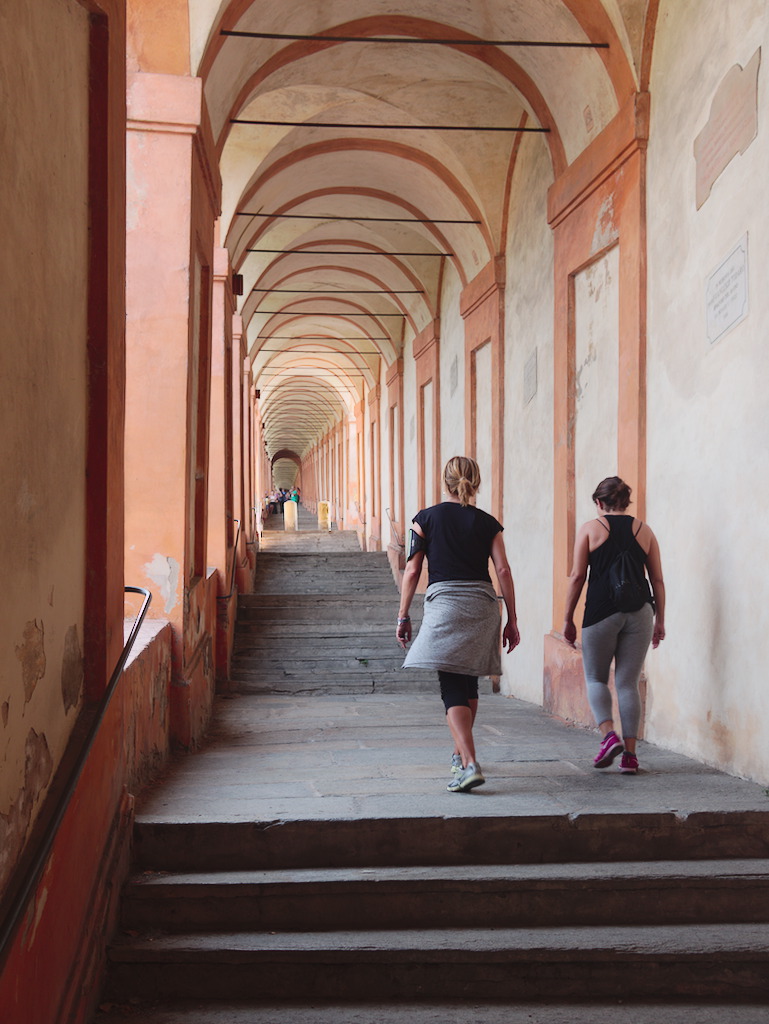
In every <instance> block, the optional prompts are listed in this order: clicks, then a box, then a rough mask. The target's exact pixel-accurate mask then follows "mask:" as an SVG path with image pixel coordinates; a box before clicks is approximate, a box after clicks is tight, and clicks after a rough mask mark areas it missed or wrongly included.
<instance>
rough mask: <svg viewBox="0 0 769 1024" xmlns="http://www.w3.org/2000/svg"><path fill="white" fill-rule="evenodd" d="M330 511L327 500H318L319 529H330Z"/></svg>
mask: <svg viewBox="0 0 769 1024" xmlns="http://www.w3.org/2000/svg"><path fill="white" fill-rule="evenodd" d="M330 515H331V511H330V508H329V503H328V502H327V501H319V502H318V529H319V530H330V529H331V518H330Z"/></svg>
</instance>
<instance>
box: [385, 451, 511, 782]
mask: <svg viewBox="0 0 769 1024" xmlns="http://www.w3.org/2000/svg"><path fill="white" fill-rule="evenodd" d="M443 482H444V484H445V485H446V491H447V500H446V501H443V502H441V503H440V504H439V505H432V506H431V507H430V508H425V509H422V511H421V512H418V513H417V514H416V515H415V516H414V520H413V524H414V525H413V528H412V530H411V544H410V549H409V556H408V561H407V563H406V569H405V571H404V574H403V584H402V587H401V603H400V610H399V612H398V624H397V627H396V634H395V635H396V638H397V640H398V643H399V644H400V645H401V647H403V648H404V650H405V648H406V644H407V643H408V642H409V641H410V640H411V619H410V618H409V608H410V607H411V601H412V598H413V597H414V593H415V591H416V587H417V583H418V582H419V577H420V575H421V572H422V563H423V561H424V559H425V558H426V559H427V567H428V587H427V592H426V594H425V603H424V613H423V618H422V625H421V627H420V630H419V635H418V636H417V638H416V640H415V642H414V646H413V647H412V648H411V650H410V651H409V653H408V654H407V656H406V660H405V662H404V667H405V668H431V669H435V670H437V672H438V679H439V681H440V686H441V698H442V700H443V704H444V707H445V708H446V722H447V725H448V727H449V730H450V732H451V735H452V737H453V739H454V754H453V757H452V760H451V771H452V774H453V776H454V777H453V778H452V780H451V781H450V782H449V784H448V787H447V788H448V790H449V791H450V792H452V793H463V792H467V791H469V790H471V789H474V788H475V787H476V786H482V785H483V783H484V782H485V781H486V780H485V779H484V777H483V773H482V771H481V766H480V765H479V764H478V761H477V760H476V756H475V743H474V740H473V723H474V721H475V715H476V712H477V710H478V676H486V675H499V674H500V673H501V671H502V663H501V658H500V644H499V624H500V617H499V603H498V601H497V595H496V592H495V590H494V587H493V586H492V584H491V577H490V576H489V558H491V560H492V562H493V563H494V568H495V570H496V574H497V579H498V580H499V586H500V589H501V591H502V597H503V599H504V602H505V607H506V609H507V623H506V624H505V627H504V629H503V630H502V646H503V647H504V648H505V649H506V650H508V651H512V650H513V648H514V647H517V646H518V644H519V643H520V635H519V633H518V625H517V621H516V615H515V591H514V587H513V575H512V573H511V571H510V566H509V564H508V561H507V555H506V553H505V542H504V541H503V539H502V525H501V524H500V523H499V522H498V521H497V520H496V519H495V518H494V517H493V516H490V515H489V514H488V513H487V512H484V511H483V510H482V509H479V508H476V507H475V505H474V504H472V502H473V500H474V498H475V494H476V491H477V490H478V488H479V487H480V485H481V474H480V470H479V469H478V463H477V462H475V461H474V460H473V459H468V458H465V457H463V456H459V455H457V456H455V457H454V458H453V459H449V461H448V462H447V463H446V468H445V469H444V471H443Z"/></svg>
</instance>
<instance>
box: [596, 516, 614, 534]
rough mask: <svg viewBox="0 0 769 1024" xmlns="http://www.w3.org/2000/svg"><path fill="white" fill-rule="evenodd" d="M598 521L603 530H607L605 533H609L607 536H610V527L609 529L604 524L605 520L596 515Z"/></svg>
mask: <svg viewBox="0 0 769 1024" xmlns="http://www.w3.org/2000/svg"><path fill="white" fill-rule="evenodd" d="M598 522H599V523H600V524H601V526H602V527H603V528H604V530H606V532H607V533H608V534H609V536H610V537H611V530H610V529H609V527H608V526H607V525H606V523H605V522H604V521H603V519H601V517H600V516H598Z"/></svg>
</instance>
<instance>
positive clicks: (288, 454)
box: [270, 448, 302, 473]
mask: <svg viewBox="0 0 769 1024" xmlns="http://www.w3.org/2000/svg"><path fill="white" fill-rule="evenodd" d="M278 459H291V461H292V462H295V463H296V464H297V466H298V467H299V472H300V473H301V471H302V460H301V459H300V458H299V456H298V455H297V454H296V452H292V451H291V449H290V448H281V449H280V451H279V452H275V454H274V455H273V457H272V458H271V459H270V468H272V467H273V466H274V465H275V463H276V462H277V461H278Z"/></svg>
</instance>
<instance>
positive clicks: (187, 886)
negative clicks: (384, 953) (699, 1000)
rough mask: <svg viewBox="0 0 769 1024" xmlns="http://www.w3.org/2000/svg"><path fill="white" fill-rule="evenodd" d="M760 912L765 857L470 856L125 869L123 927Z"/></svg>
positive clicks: (749, 917) (605, 920) (454, 923)
mask: <svg viewBox="0 0 769 1024" xmlns="http://www.w3.org/2000/svg"><path fill="white" fill-rule="evenodd" d="M617 921H621V922H622V923H623V925H631V924H634V925H649V924H659V925H667V924H686V923H691V924H704V923H706V922H711V923H752V922H760V921H764V922H768V921H769V861H766V860H764V861H747V862H746V861H744V860H731V861H680V862H670V861H666V862H651V863H649V862H636V863H625V864H622V863H621V864H618V865H607V864H568V865H528V864H524V865H513V866H511V865H472V866H466V867H464V866H463V867H461V868H459V869H458V868H457V867H455V866H452V867H436V866H432V867H429V868H427V867H410V868H402V867H401V868H357V869H356V868H346V869H344V868H332V869H326V870H317V869H315V870H304V871H290V870H276V871H251V872H211V873H209V874H171V875H160V876H159V875H157V874H155V873H153V872H148V873H146V874H143V875H139V876H136V877H135V878H133V879H132V880H131V881H130V883H129V884H128V886H127V887H126V889H125V891H124V898H123V910H122V926H123V928H124V929H125V930H127V931H134V930H145V929H151V930H155V929H157V930H160V931H166V932H173V931H178V932H188V931H189V932H191V931H199V930H210V931H227V930H239V929H248V930H256V931H271V930H276V931H333V930H338V929H343V930H346V931H351V930H368V931H370V930H372V929H373V928H377V929H394V928H398V929H415V928H416V929H424V928H483V927H487V928H533V927H565V926H589V925H594V926H597V925H606V926H611V925H613V924H615V923H616V922H617Z"/></svg>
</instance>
